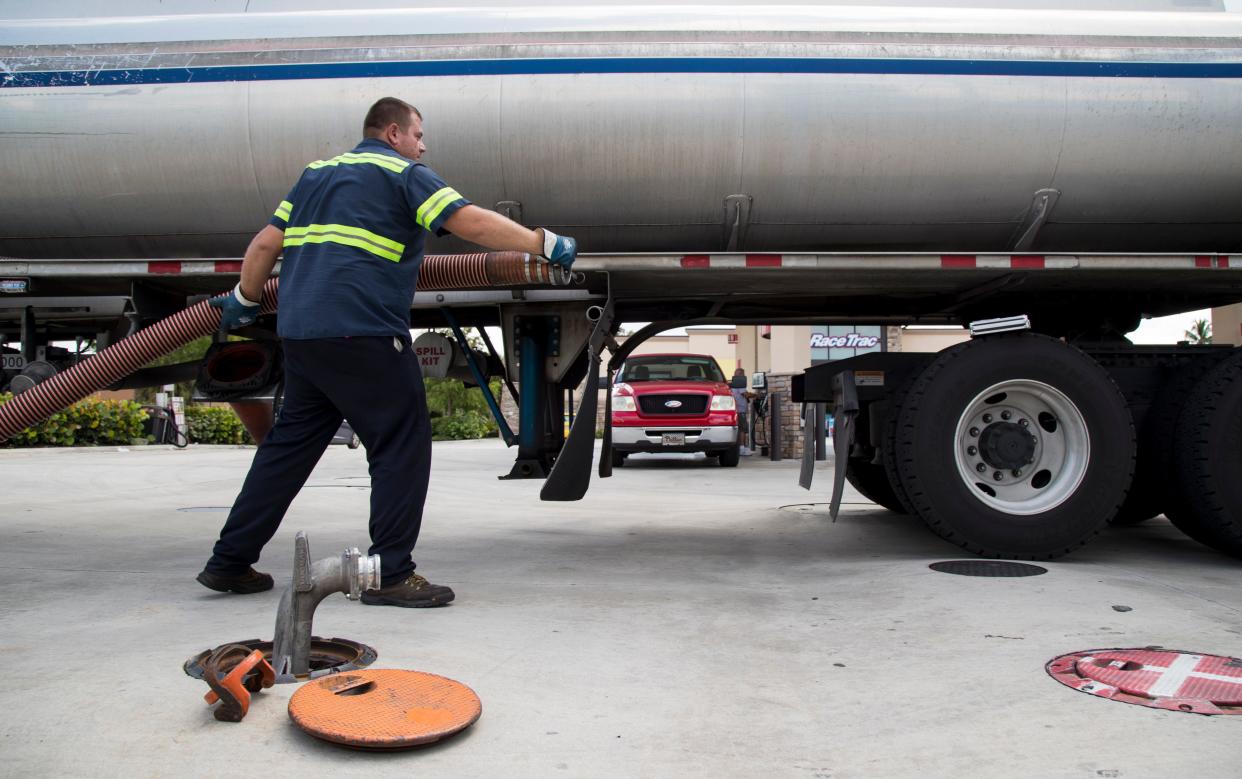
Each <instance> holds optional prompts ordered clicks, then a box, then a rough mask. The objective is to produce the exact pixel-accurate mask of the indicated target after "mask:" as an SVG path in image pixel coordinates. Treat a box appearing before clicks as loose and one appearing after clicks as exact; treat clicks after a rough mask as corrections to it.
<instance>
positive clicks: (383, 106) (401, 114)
mask: <svg viewBox="0 0 1242 779" xmlns="http://www.w3.org/2000/svg"><path fill="white" fill-rule="evenodd" d="M410 114H414V115H415V116H417V117H418V118H419V119H420V120H421V119H422V118H423V115H422V114H421V113H419V111H418V109H417V108H415V107H414V106H412V105H410V104H409V103H407V102H405V101H404V100H399V99H397V98H395V97H381V98H380V99H379V100H376V101H375V105H373V106H371V108H370V110H368V111H367V118H366V119H365V120H364V121H363V123H362V134H363V136H365V137H367V138H376V137H378V136H379V135H380V134H381V133H383V132H384V130H385V129H387V127H388V125H390V124H395V125H397V126H398V127H400V128H401V129H402V130H404V129H405V128H407V127H409V126H410Z"/></svg>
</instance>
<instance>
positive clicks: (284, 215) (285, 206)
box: [275, 200, 293, 222]
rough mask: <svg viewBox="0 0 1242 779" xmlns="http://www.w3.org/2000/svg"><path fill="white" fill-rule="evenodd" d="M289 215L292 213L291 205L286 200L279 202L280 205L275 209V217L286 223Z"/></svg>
mask: <svg viewBox="0 0 1242 779" xmlns="http://www.w3.org/2000/svg"><path fill="white" fill-rule="evenodd" d="M291 213H293V204H292V203H290V202H289V201H288V200H282V201H280V205H279V206H278V207H277V208H276V213H275V216H276V217H278V218H280V219H283V220H285V221H286V222H288V221H289V214H291Z"/></svg>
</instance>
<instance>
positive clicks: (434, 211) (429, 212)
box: [414, 187, 461, 230]
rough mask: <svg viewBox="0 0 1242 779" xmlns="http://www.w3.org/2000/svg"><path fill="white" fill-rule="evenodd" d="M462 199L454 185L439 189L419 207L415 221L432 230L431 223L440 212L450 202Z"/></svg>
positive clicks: (425, 228)
mask: <svg viewBox="0 0 1242 779" xmlns="http://www.w3.org/2000/svg"><path fill="white" fill-rule="evenodd" d="M460 199H461V195H459V194H457V190H455V189H453V188H452V187H443V188H441V189H438V190H436V191H435V192H434V193H432V195H431V197H429V198H427V199H426V200H424V201H423V204H422V205H421V206H419V207H418V213H416V214H415V215H414V221H416V222H418V224H419V225H420V226H421V227H422V228H423V229H424V230H430V229H431V224H432V223H433V222H435V221H436V217H437V216H439V215H440V212H442V211H443V210H444V209H445V208H447V207H448V204H449V203H452V202H453V201H454V200H460Z"/></svg>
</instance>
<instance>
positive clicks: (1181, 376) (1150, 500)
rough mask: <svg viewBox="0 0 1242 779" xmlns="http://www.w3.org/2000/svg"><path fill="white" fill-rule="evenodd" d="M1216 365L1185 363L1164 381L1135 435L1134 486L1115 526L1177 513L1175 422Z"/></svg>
mask: <svg viewBox="0 0 1242 779" xmlns="http://www.w3.org/2000/svg"><path fill="white" fill-rule="evenodd" d="M1216 365H1217V363H1215V362H1212V361H1209V360H1203V359H1199V360H1192V361H1187V362H1185V363H1183V364H1180V365H1176V366H1174V367H1173V368H1172V369H1171V372H1170V373H1169V374H1168V375H1167V376H1166V377H1165V379H1164V382H1163V384H1162V385H1161V387H1160V390H1159V391H1158V392H1156V396H1155V398H1154V399H1153V400H1152V403H1151V408H1150V409H1148V411H1147V416H1146V418H1145V420H1144V422H1143V427H1142V429H1141V430H1139V431H1138V452H1137V457H1138V459H1137V461H1136V462H1135V464H1134V483H1133V484H1132V485H1131V486H1130V492H1129V493H1128V494H1127V495H1126V501H1125V503H1123V504H1121V508H1120V509H1119V510H1118V511H1117V516H1115V517H1113V521H1112V524H1113V525H1114V526H1121V527H1125V526H1130V525H1137V524H1139V523H1140V522H1146V521H1147V520H1149V519H1151V518H1153V517H1157V516H1159V515H1160V514H1162V513H1165V512H1166V511H1170V510H1171V511H1173V512H1174V513H1176V511H1177V509H1176V508H1175V507H1176V505H1177V503H1178V501H1179V498H1178V497H1177V495H1176V493H1175V490H1174V487H1173V477H1172V475H1171V474H1172V473H1173V437H1174V435H1175V434H1176V431H1177V420H1178V418H1179V417H1180V416H1181V412H1182V410H1183V409H1185V408H1186V406H1187V404H1186V398H1188V397H1189V396H1190V394H1191V392H1193V391H1194V388H1195V387H1196V386H1197V385H1198V384H1199V383H1200V382H1201V381H1202V380H1203V377H1204V376H1205V375H1206V374H1207V373H1208V372H1209V371H1210V370H1211V369H1212V368H1213V367H1215V366H1216Z"/></svg>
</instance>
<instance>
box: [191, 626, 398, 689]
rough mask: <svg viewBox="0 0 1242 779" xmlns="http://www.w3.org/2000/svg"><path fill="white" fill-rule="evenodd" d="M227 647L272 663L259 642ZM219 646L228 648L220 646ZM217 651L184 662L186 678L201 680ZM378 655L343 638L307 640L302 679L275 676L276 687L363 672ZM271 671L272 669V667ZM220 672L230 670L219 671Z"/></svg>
mask: <svg viewBox="0 0 1242 779" xmlns="http://www.w3.org/2000/svg"><path fill="white" fill-rule="evenodd" d="M229 643H230V644H241V645H242V646H244V647H247V648H248V649H252V650H253V649H258V650H259V651H261V652H263V658H264V659H265V660H267V662H268V663H269V664H270V663H271V662H272V642H271V641H261V640H259V639H257V638H252V639H249V640H246V641H230V642H229ZM221 646H228V644H222V645H221ZM219 648H220V647H214V648H212V649H208V650H206V651H203V652H199V653H198V654H196V655H194V656H193V657H191V658H190V659H189V660H186V661H185V665H184V669H185V673H186V675H187V676H190V677H192V678H194V679H202V678H203V676H204V672H203V663H204V662H205V661H206V660H207V659H208V658H209V657H211V654H212V653H213V652H215V651H216V649H219ZM378 657H379V655H378V654H377V653H376V651H375V650H374V649H372V648H371V647H369V646H367V645H366V644H360V643H358V642H357V641H351V640H349V639H347V638H320V637H319V636H315V637H313V638H311V640H310V655H309V670H308V672H307V673H305V674H302V675H294V674H289V673H285V674H279V673H278V674H277V675H276V683H277V684H288V683H289V682H305V681H308V680H310V679H319V678H321V677H324V676H328V675H331V674H338V673H344V672H346V671H356V670H358V669H360V668H366V667H367V666H369V665H371V664H372V663H374V662H375V660H376V658H378ZM273 667H274V666H273ZM220 670H221V671H223V672H226V673H227V672H228V671H229V670H231V669H227V668H222V669H220Z"/></svg>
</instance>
